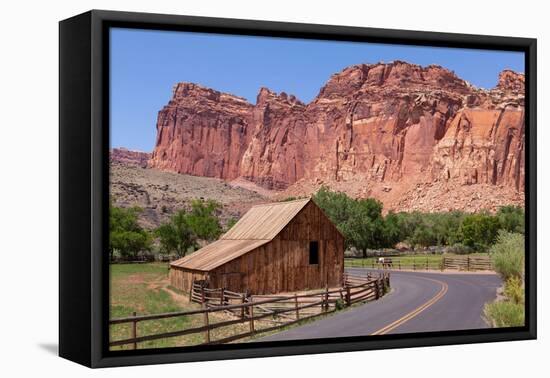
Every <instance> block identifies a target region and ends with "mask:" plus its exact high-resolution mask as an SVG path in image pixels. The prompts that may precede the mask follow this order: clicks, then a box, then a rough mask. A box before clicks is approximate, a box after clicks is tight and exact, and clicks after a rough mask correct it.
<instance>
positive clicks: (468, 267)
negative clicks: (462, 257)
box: [466, 256, 470, 272]
mask: <svg viewBox="0 0 550 378" xmlns="http://www.w3.org/2000/svg"><path fill="white" fill-rule="evenodd" d="M466 270H467V271H468V272H469V271H470V256H468V257H466Z"/></svg>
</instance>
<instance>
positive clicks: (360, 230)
mask: <svg viewBox="0 0 550 378" xmlns="http://www.w3.org/2000/svg"><path fill="white" fill-rule="evenodd" d="M348 211H349V217H348V219H347V220H346V221H345V222H344V225H343V229H344V236H345V237H346V239H347V240H348V243H349V244H350V245H352V246H354V247H355V248H357V249H358V250H360V251H361V252H362V255H363V257H367V249H375V248H382V247H384V246H385V242H386V240H385V237H384V220H383V218H382V203H381V202H380V201H378V200H375V199H373V198H367V199H360V200H351V202H350V204H349V208H348Z"/></svg>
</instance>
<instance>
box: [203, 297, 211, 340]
mask: <svg viewBox="0 0 550 378" xmlns="http://www.w3.org/2000/svg"><path fill="white" fill-rule="evenodd" d="M202 307H203V309H204V326H205V327H206V331H205V332H204V336H205V338H206V343H207V344H208V343H210V322H209V320H208V309H207V308H206V304H205V303H203V305H202Z"/></svg>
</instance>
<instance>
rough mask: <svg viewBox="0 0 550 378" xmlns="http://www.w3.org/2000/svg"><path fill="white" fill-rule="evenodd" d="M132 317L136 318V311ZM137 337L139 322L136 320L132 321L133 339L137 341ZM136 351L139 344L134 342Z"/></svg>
mask: <svg viewBox="0 0 550 378" xmlns="http://www.w3.org/2000/svg"><path fill="white" fill-rule="evenodd" d="M132 315H133V316H134V318H135V317H136V315H137V314H136V312H135V311H134V312H133V313H132ZM136 337H137V322H136V321H135V320H133V321H132V339H134V340H135V339H136ZM134 349H137V343H136V342H135V341H134Z"/></svg>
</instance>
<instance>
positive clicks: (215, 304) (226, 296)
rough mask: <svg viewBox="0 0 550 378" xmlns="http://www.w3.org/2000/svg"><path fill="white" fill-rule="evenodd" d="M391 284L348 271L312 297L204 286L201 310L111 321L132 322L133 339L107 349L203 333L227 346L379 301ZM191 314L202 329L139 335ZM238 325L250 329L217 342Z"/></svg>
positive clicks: (386, 279)
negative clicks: (145, 327) (153, 324)
mask: <svg viewBox="0 0 550 378" xmlns="http://www.w3.org/2000/svg"><path fill="white" fill-rule="evenodd" d="M389 285H390V275H389V273H386V272H383V273H381V274H379V275H378V276H376V277H373V276H372V275H366V276H365V275H355V274H347V273H346V274H345V279H344V283H343V287H341V288H338V289H329V288H325V289H324V290H322V291H316V292H313V293H305V294H294V295H286V296H285V295H249V296H247V295H245V294H243V293H235V292H231V291H228V290H224V289H208V288H206V287H204V286H202V287H200V286H197V289H198V290H200V291H197V290H195V288H194V290H193V291H192V292H191V294H190V296H191V299H192V300H193V301H197V299H198V298H197V295H200V300H201V304H202V307H203V308H202V309H198V310H192V311H181V312H171V313H165V314H155V315H140V316H137V315H135V313H134V316H131V317H126V318H118V319H111V320H110V321H109V325H110V326H111V325H116V324H130V325H131V337H130V338H126V339H120V340H111V341H110V342H109V346H110V347H114V346H121V345H131V346H132V347H133V348H134V349H137V346H138V343H142V342H146V341H152V340H159V339H165V338H170V337H177V336H185V335H192V334H203V336H204V337H203V340H204V342H203V344H222V343H228V342H232V341H235V340H239V339H242V338H246V337H250V336H254V335H257V334H260V333H266V332H269V331H274V330H277V329H279V328H281V327H285V326H289V325H291V324H294V323H296V322H299V321H302V320H305V319H310V318H314V317H316V316H319V315H322V314H326V313H329V312H333V311H336V310H338V309H340V308H343V307H346V306H351V305H353V304H354V303H358V302H365V301H370V300H376V299H378V298H380V297H381V296H383V295H384V294H385V293H386V292H387V290H388V288H389ZM215 313H224V314H229V315H230V318H229V319H228V320H225V319H223V320H221V321H220V320H219V318H220V317H218V319H215V318H214V317H213V316H212V315H213V314H215ZM192 315H199V316H202V325H200V326H198V327H193V328H188V329H183V330H178V331H172V332H163V333H158V334H149V335H138V326H137V325H138V323H141V322H146V321H155V320H159V319H168V318H177V317H183V316H192ZM215 320H218V321H215ZM238 324H242V325H247V327H246V329H245V330H242V329H240V330H239V329H236V330H235V333H234V334H231V335H229V336H224V337H222V338H214V337H213V335H212V333H213V331H214V330H218V329H220V328H222V327H229V326H235V325H238ZM241 328H242V327H241Z"/></svg>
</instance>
